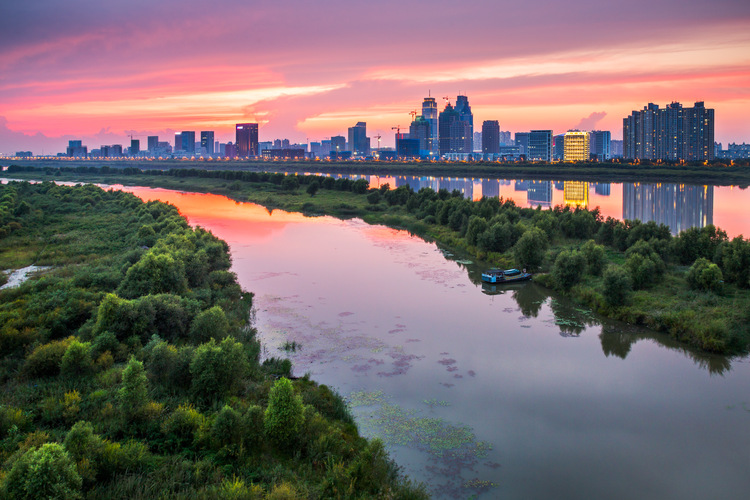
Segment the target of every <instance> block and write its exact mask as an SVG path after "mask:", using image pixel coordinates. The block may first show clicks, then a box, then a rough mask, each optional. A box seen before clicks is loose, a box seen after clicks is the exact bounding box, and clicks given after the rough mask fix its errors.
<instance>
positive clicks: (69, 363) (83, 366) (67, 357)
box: [60, 340, 94, 377]
mask: <svg viewBox="0 0 750 500" xmlns="http://www.w3.org/2000/svg"><path fill="white" fill-rule="evenodd" d="M90 348H91V344H89V343H88V342H86V343H81V342H78V341H77V340H73V341H72V342H71V343H70V345H68V348H67V349H66V350H65V354H64V355H63V358H62V360H61V361H60V373H61V374H62V375H64V376H66V377H81V376H87V375H90V374H91V373H92V372H93V371H94V361H93V360H92V359H91V352H90Z"/></svg>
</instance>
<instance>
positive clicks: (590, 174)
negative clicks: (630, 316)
mask: <svg viewBox="0 0 750 500" xmlns="http://www.w3.org/2000/svg"><path fill="white" fill-rule="evenodd" d="M0 165H2V166H6V167H7V166H9V165H19V166H38V167H48V168H65V167H70V168H75V167H91V166H94V167H101V166H107V167H109V168H112V169H123V168H128V167H130V168H138V169H143V170H169V169H204V170H242V171H253V172H285V173H297V174H305V173H309V174H343V175H347V174H362V173H365V174H367V175H380V176H394V175H409V176H411V175H415V176H433V177H484V178H491V179H507V178H523V179H540V180H548V179H555V180H579V181H588V182H676V183H689V184H714V185H717V186H728V185H740V186H747V185H750V162H748V161H747V160H743V161H737V162H735V163H734V164H726V163H722V162H721V161H718V160H717V161H714V162H712V163H710V164H705V165H704V164H703V163H687V164H664V163H651V162H647V161H644V162H641V163H624V162H603V163H599V162H597V163H497V162H415V161H411V162H400V161H399V162H396V161H394V162H375V161H328V160H315V161H313V160H287V161H274V160H188V159H184V160H182V159H179V160H178V159H174V160H172V159H170V160H146V159H143V160H138V159H104V160H76V159H29V160H24V159H12V160H0Z"/></svg>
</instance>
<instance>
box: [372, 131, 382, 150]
mask: <svg viewBox="0 0 750 500" xmlns="http://www.w3.org/2000/svg"><path fill="white" fill-rule="evenodd" d="M373 137H375V139H377V140H378V149H380V138H381V137H382V136H381V135H380V132H378V135H375V136H373Z"/></svg>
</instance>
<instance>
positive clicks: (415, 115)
mask: <svg viewBox="0 0 750 500" xmlns="http://www.w3.org/2000/svg"><path fill="white" fill-rule="evenodd" d="M409 114H410V115H411V121H414V120H416V119H417V114H418V113H417V110H416V109H415V110H412V111H409Z"/></svg>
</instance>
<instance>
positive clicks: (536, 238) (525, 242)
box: [513, 227, 548, 269]
mask: <svg viewBox="0 0 750 500" xmlns="http://www.w3.org/2000/svg"><path fill="white" fill-rule="evenodd" d="M547 244H548V242H547V235H546V234H545V233H544V231H542V230H541V229H539V228H537V227H535V228H532V229H529V230H528V231H526V232H525V233H523V235H522V236H521V238H520V239H519V240H518V243H516V246H514V247H513V255H514V256H515V258H516V262H517V263H518V265H519V266H521V267H526V268H529V269H535V268H537V267H539V266H540V265H541V264H542V261H543V260H544V254H545V251H546V250H547Z"/></svg>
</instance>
